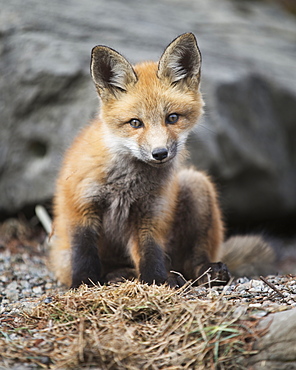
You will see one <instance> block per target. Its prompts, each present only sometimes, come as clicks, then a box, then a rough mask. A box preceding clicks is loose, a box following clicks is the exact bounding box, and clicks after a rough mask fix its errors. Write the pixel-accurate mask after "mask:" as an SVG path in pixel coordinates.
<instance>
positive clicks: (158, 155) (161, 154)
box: [152, 148, 169, 161]
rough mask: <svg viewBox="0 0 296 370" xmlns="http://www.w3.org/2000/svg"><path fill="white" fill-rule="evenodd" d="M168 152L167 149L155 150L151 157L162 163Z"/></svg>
mask: <svg viewBox="0 0 296 370" xmlns="http://www.w3.org/2000/svg"><path fill="white" fill-rule="evenodd" d="M168 155H169V152H168V150H167V148H156V149H154V150H153V151H152V157H153V159H155V160H156V161H162V160H164V159H166V158H167V156H168Z"/></svg>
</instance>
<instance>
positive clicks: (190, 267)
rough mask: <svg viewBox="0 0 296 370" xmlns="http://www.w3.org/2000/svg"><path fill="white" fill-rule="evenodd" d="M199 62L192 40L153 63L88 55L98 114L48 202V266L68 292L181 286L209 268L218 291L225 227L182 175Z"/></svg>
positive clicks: (205, 183)
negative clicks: (111, 284) (126, 282)
mask: <svg viewBox="0 0 296 370" xmlns="http://www.w3.org/2000/svg"><path fill="white" fill-rule="evenodd" d="M200 73H201V54H200V51H199V49H198V46H197V43H196V39H195V37H194V35H193V34H191V33H187V34H183V35H181V36H179V37H178V38H176V39H175V40H174V41H173V42H172V43H171V44H170V45H169V46H168V47H167V48H166V49H165V51H164V53H163V55H162V56H161V58H160V60H159V62H158V63H154V62H145V63H141V64H137V65H135V66H132V65H131V64H130V63H129V62H128V61H127V60H126V59H125V58H124V57H123V56H122V55H120V54H119V53H117V52H116V51H114V50H112V49H110V48H108V47H106V46H96V47H94V48H93V50H92V58H91V75H92V78H93V80H94V83H95V86H96V90H97V92H98V95H99V98H100V100H101V108H100V114H99V116H98V118H97V119H95V120H94V121H93V122H92V123H91V124H90V125H89V126H88V127H86V128H85V129H84V130H83V131H82V132H81V133H80V134H79V135H78V137H77V138H76V140H75V141H74V143H73V145H72V147H71V148H70V149H69V150H68V152H67V153H66V156H65V159H64V164H63V166H62V170H61V172H60V175H59V178H58V182H57V190H56V196H55V203H54V214H55V220H54V225H55V229H54V231H55V239H54V242H53V246H52V249H51V256H50V260H51V266H52V268H53V270H54V271H55V273H56V276H57V277H58V279H59V280H60V281H61V282H63V283H65V284H67V285H69V286H70V287H72V288H76V287H78V286H79V285H80V284H81V283H86V284H92V283H105V282H108V281H114V280H118V279H121V278H131V277H138V278H139V279H140V280H141V281H143V282H146V283H148V284H152V283H154V282H155V283H156V284H162V283H165V282H167V283H168V284H170V285H171V286H174V285H178V284H180V280H179V275H178V274H173V273H171V272H170V271H171V270H173V271H177V272H179V273H181V274H182V275H183V276H184V277H185V278H186V279H197V278H198V277H199V276H200V275H201V274H202V273H203V272H204V271H206V270H208V268H209V267H211V271H212V277H215V278H218V279H220V280H222V281H224V283H225V282H226V281H228V280H229V273H228V271H227V268H226V266H225V265H224V264H222V263H220V262H217V261H219V260H220V257H221V251H220V249H221V245H222V241H223V224H222V221H221V214H220V209H219V206H218V203H217V195H216V191H215V188H214V186H213V184H212V183H211V181H210V180H209V178H208V177H207V176H206V175H205V174H204V173H202V172H198V171H195V170H194V169H186V168H183V167H182V160H183V159H184V157H185V154H186V150H185V142H186V138H187V136H188V134H189V133H190V131H191V130H192V129H193V128H194V126H195V125H196V123H197V121H198V119H199V118H200V116H201V115H202V113H203V105H204V103H203V99H202V96H201V93H200V90H199V85H200Z"/></svg>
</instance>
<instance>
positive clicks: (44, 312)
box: [0, 281, 258, 370]
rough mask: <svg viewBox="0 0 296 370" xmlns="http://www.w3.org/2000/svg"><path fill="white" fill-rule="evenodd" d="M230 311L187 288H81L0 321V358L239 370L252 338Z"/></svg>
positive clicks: (131, 284) (65, 364)
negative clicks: (242, 357)
mask: <svg viewBox="0 0 296 370" xmlns="http://www.w3.org/2000/svg"><path fill="white" fill-rule="evenodd" d="M237 312H238V310H237V309H235V307H234V306H233V305H232V304H231V301H226V300H224V299H223V294H222V295H219V296H213V297H209V298H208V299H206V300H200V299H198V298H197V297H196V295H195V293H194V290H193V289H191V287H190V286H188V285H187V286H185V287H183V288H182V289H179V290H172V289H170V288H168V287H166V286H148V285H143V284H140V283H139V282H136V281H127V282H125V283H122V284H118V285H110V286H103V287H92V288H88V287H86V286H82V287H80V289H78V290H77V291H68V292H66V293H65V294H57V295H55V296H53V297H51V298H50V299H49V298H46V299H45V300H43V301H42V302H41V303H39V304H38V305H37V306H36V307H35V308H33V309H31V310H30V311H28V312H23V313H22V314H21V316H20V317H17V318H13V317H11V316H10V317H7V318H6V320H2V329H0V334H2V335H0V346H1V349H2V350H1V354H0V358H1V359H2V361H3V363H4V364H6V366H9V363H10V362H9V361H12V360H13V361H15V360H16V359H18V361H19V362H31V364H33V363H34V364H38V365H39V366H40V367H43V368H48V367H49V368H52V369H61V368H62V369H64V368H65V369H66V368H72V369H74V368H79V369H81V368H91V367H95V368H99V369H131V370H132V369H135V370H136V369H137V370H138V369H171V370H172V369H181V368H182V369H232V368H233V369H240V368H242V366H240V365H239V363H240V362H239V361H237V358H238V357H239V356H246V355H248V354H249V353H250V351H251V347H252V342H253V340H254V339H255V338H256V335H258V332H257V333H256V332H255V329H254V328H255V327H256V322H255V321H252V320H250V318H249V319H248V320H243V319H242V317H239V316H240V315H238V314H237Z"/></svg>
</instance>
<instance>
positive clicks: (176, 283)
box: [166, 272, 187, 289]
mask: <svg viewBox="0 0 296 370" xmlns="http://www.w3.org/2000/svg"><path fill="white" fill-rule="evenodd" d="M186 282H187V281H186V279H185V278H184V277H183V275H181V274H179V273H176V272H170V273H169V274H168V278H167V279H166V284H167V285H168V286H169V287H170V288H176V289H178V288H181V287H182V286H183V285H184V284H186Z"/></svg>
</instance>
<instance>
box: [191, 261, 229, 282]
mask: <svg viewBox="0 0 296 370" xmlns="http://www.w3.org/2000/svg"><path fill="white" fill-rule="evenodd" d="M198 276H199V277H200V278H199V279H198V285H206V286H211V285H226V284H227V283H228V282H229V280H230V278H231V275H230V272H229V271H228V268H227V266H226V265H225V264H224V263H222V262H212V263H206V264H205V265H203V266H202V267H201V268H200V270H199V272H198Z"/></svg>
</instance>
